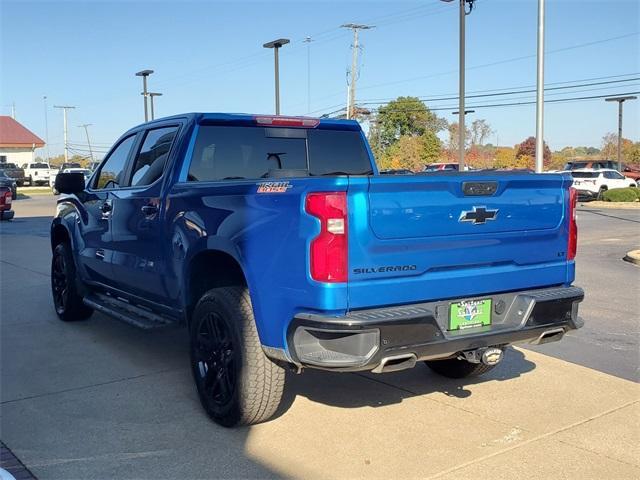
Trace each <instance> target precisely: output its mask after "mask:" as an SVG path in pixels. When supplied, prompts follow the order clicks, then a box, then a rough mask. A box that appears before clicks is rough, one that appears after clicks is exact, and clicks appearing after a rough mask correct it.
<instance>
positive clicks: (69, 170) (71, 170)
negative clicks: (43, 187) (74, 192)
mask: <svg viewBox="0 0 640 480" xmlns="http://www.w3.org/2000/svg"><path fill="white" fill-rule="evenodd" d="M61 173H81V174H82V175H83V176H84V181H85V184H89V179H90V178H91V174H92V173H93V172H92V171H91V170H89V169H88V168H65V169H64V170H60V172H59V173H57V174H56V176H55V177H54V181H53V183H52V184H51V191H52V192H53V194H54V195H59V194H60V192H59V191H58V190H57V189H56V184H55V178H57V176H58V175H60V174H61Z"/></svg>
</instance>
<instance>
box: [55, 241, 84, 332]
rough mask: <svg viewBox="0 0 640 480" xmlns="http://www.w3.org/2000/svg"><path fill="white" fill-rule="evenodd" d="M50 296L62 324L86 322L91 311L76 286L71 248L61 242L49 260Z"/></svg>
mask: <svg viewBox="0 0 640 480" xmlns="http://www.w3.org/2000/svg"><path fill="white" fill-rule="evenodd" d="M51 294H52V296H53V305H54V307H55V309H56V314H57V315H58V318H60V320H62V321H64V322H72V321H75V320H86V319H87V318H89V317H90V316H91V314H92V313H93V309H91V308H89V307H87V306H86V305H85V304H84V303H83V302H82V296H81V295H79V293H78V289H77V286H76V267H75V264H74V263H73V255H72V254H71V247H70V246H69V244H68V243H66V242H63V243H60V244H58V245H56V248H54V250H53V258H52V259H51Z"/></svg>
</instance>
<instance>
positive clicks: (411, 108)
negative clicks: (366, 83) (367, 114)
mask: <svg viewBox="0 0 640 480" xmlns="http://www.w3.org/2000/svg"><path fill="white" fill-rule="evenodd" d="M376 123H377V127H376V128H378V129H379V132H377V135H378V137H379V144H380V148H381V149H382V150H385V149H386V148H388V147H389V146H391V145H393V144H394V143H395V142H397V141H399V140H400V138H401V137H402V136H403V135H408V136H412V137H419V136H421V135H424V133H425V132H427V131H430V132H433V133H438V132H439V131H441V130H442V129H444V128H445V127H446V125H447V121H446V120H444V119H442V118H439V117H438V116H437V115H436V114H435V113H433V112H431V111H430V110H429V109H428V108H427V106H426V105H425V104H424V103H422V102H421V101H420V99H419V98H417V97H398V98H397V99H396V100H392V101H391V102H389V103H387V104H386V105H384V106H382V107H380V109H379V111H378V118H377V122H376Z"/></svg>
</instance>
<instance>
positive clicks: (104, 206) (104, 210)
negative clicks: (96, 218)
mask: <svg viewBox="0 0 640 480" xmlns="http://www.w3.org/2000/svg"><path fill="white" fill-rule="evenodd" d="M111 210H113V207H112V206H111V204H110V203H109V202H104V203H103V204H102V205H100V211H101V212H102V213H109V212H111Z"/></svg>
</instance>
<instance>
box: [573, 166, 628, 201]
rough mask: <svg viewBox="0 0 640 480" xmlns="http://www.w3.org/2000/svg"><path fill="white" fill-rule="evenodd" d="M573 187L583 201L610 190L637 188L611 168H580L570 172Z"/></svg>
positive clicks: (597, 196)
mask: <svg viewBox="0 0 640 480" xmlns="http://www.w3.org/2000/svg"><path fill="white" fill-rule="evenodd" d="M570 173H571V176H572V177H573V187H574V188H575V189H576V190H578V197H580V198H584V199H591V200H593V199H596V198H599V197H600V196H601V195H602V194H603V193H604V192H606V191H607V190H610V189H612V188H626V187H637V186H638V185H637V184H636V182H635V181H633V180H631V179H630V178H627V177H625V176H624V175H622V174H621V173H620V172H618V171H617V170H613V169H611V168H599V169H597V170H596V169H593V168H581V169H579V170H571V172H570Z"/></svg>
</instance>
